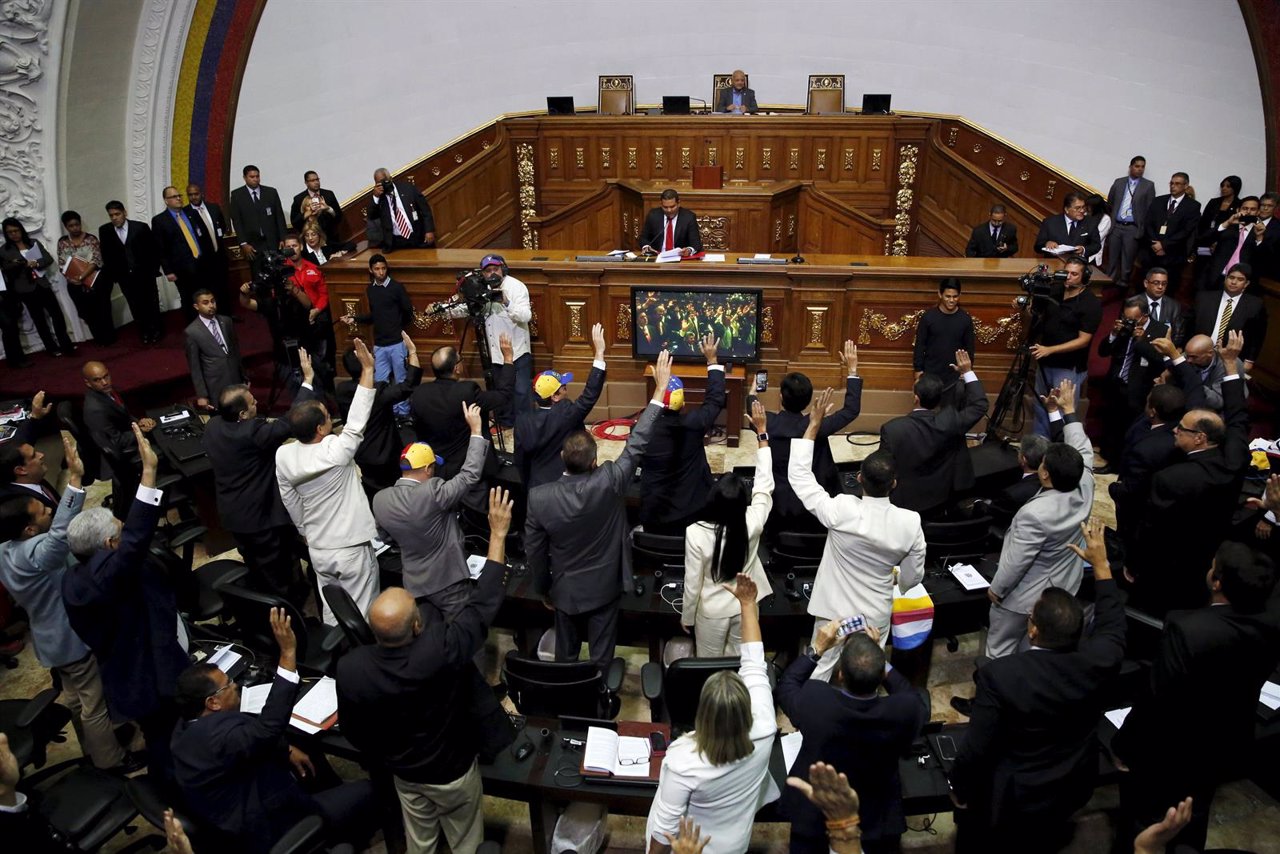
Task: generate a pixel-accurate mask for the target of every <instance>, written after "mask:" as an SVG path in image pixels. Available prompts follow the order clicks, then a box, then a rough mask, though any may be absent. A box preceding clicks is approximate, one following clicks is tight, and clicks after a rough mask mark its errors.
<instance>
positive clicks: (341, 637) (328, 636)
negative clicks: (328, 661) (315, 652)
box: [320, 628, 347, 652]
mask: <svg viewBox="0 0 1280 854" xmlns="http://www.w3.org/2000/svg"><path fill="white" fill-rule="evenodd" d="M346 640H347V636H346V634H345V633H344V632H343V631H342V630H340V629H336V628H335V629H332V630H331V631H328V632H325V634H324V637H322V638H320V651H321V652H334V651H335V650H337V649H338V648H339V647H341V646H342V644H343V643H345V642H346Z"/></svg>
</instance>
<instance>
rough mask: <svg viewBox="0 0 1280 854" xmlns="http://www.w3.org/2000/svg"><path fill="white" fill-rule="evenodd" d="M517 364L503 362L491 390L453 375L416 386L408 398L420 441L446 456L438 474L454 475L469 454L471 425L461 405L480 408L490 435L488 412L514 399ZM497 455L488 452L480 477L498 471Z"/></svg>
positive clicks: (485, 429)
mask: <svg viewBox="0 0 1280 854" xmlns="http://www.w3.org/2000/svg"><path fill="white" fill-rule="evenodd" d="M515 376H516V374H515V367H514V366H513V365H502V366H501V367H500V368H498V369H497V370H496V372H495V376H494V386H495V388H492V389H488V390H486V389H482V388H480V386H479V385H477V384H476V383H474V382H472V381H471V380H457V379H453V378H445V379H440V378H437V379H436V380H435V381H434V382H429V383H423V384H422V385H420V386H418V387H417V388H416V389H414V391H413V394H412V395H411V396H410V398H409V410H410V412H411V413H412V415H413V429H414V430H415V431H416V432H417V434H418V441H420V442H426V443H427V444H428V445H430V446H431V450H433V451H435V453H436V454H437V455H438V456H442V457H444V465H443V466H441V467H440V468H439V471H438V472H437V474H438V475H439V476H440V477H443V478H446V479H447V478H451V477H453V476H454V475H455V474H457V473H458V472H459V471H460V470H461V469H462V462H463V460H465V459H466V457H467V442H469V441H470V439H471V428H469V427H467V421H466V419H465V418H464V417H463V415H462V404H463V403H464V402H465V403H468V404H474V405H476V406H479V407H480V417H481V420H482V422H483V433H482V434H483V435H485V436H487V435H489V413H491V412H493V411H494V410H501V409H502V408H503V407H504V406H506V405H507V403H508V402H509V401H510V400H511V391H512V388H513V387H514V386H515ZM496 456H497V455H496V454H486V455H485V458H484V472H483V473H482V475H481V480H482V481H484V480H489V479H490V478H492V477H494V476H495V475H496V474H497V473H498V461H497V459H496Z"/></svg>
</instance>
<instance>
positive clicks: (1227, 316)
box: [1213, 297, 1235, 345]
mask: <svg viewBox="0 0 1280 854" xmlns="http://www.w3.org/2000/svg"><path fill="white" fill-rule="evenodd" d="M1234 302H1235V299H1234V298H1233V297H1227V304H1226V305H1224V306H1223V307H1222V319H1221V320H1219V321H1218V331H1217V333H1216V334H1215V335H1214V336H1213V340H1215V341H1217V342H1218V344H1219V345H1225V344H1226V343H1227V326H1229V325H1230V324H1231V307H1232V303H1234Z"/></svg>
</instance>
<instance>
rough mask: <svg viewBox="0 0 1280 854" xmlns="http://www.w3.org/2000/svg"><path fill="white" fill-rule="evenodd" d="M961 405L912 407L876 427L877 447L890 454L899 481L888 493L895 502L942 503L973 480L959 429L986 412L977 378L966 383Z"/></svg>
mask: <svg viewBox="0 0 1280 854" xmlns="http://www.w3.org/2000/svg"><path fill="white" fill-rule="evenodd" d="M964 395H965V398H964V408H963V409H953V408H952V407H950V406H948V405H946V404H945V403H944V404H943V405H941V406H939V407H938V408H937V409H917V410H915V411H913V412H911V413H910V414H909V415H901V416H899V417H897V418H894V419H892V420H891V421H888V422H886V423H885V425H884V426H883V427H881V428H880V450H882V451H888V452H889V453H891V454H893V461H894V463H895V465H896V467H897V470H898V485H897V487H896V488H895V489H894V490H893V492H892V493H890V495H889V499H890V500H891V501H892V502H893V503H894V504H896V505H897V506H898V507H905V508H906V509H908V510H915V511H916V512H917V513H924V512H927V511H929V510H933V509H934V508H937V507H942V506H944V505H946V504H947V503H948V502H949V501H950V500H951V493H952V492H953V491H955V490H963V489H969V488H970V487H972V486H973V462H972V461H971V460H970V459H969V449H968V447H967V446H966V445H965V440H964V434H965V433H966V432H968V431H969V430H970V429H971V428H972V427H973V425H975V424H977V423H978V422H979V421H981V420H982V416H984V415H986V414H987V394H986V392H985V391H983V389H982V382H981V381H979V380H974V381H973V382H969V383H965V386H964Z"/></svg>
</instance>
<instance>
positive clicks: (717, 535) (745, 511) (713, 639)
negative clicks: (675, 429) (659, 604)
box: [680, 401, 773, 658]
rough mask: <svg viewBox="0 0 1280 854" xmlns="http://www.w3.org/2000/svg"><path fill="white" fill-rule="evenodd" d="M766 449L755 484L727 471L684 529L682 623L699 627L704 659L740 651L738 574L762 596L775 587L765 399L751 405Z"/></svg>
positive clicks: (759, 453)
mask: <svg viewBox="0 0 1280 854" xmlns="http://www.w3.org/2000/svg"><path fill="white" fill-rule="evenodd" d="M751 422H752V424H753V426H754V427H755V428H756V433H757V439H758V441H759V443H760V449H759V450H758V451H756V476H755V484H754V486H753V487H752V489H751V492H750V495H748V493H747V486H746V482H745V481H744V480H743V479H742V478H741V477H739V476H737V475H736V474H726V475H724V476H723V477H721V478H720V480H719V482H717V483H716V486H715V488H714V489H713V490H712V491H711V495H710V496H709V497H708V499H707V503H706V506H705V507H703V509H702V512H701V513H700V516H699V521H697V522H694V523H693V524H692V525H690V526H689V527H688V528H686V529H685V532H684V601H683V607H682V610H681V614H680V623H681V625H682V626H684V627H685V629H686V631H687V630H688V628H689V627H690V626H692V627H693V633H694V638H695V640H696V641H697V644H698V649H697V655H698V657H699V658H715V657H718V656H723V655H737V654H738V647H739V645H740V644H741V642H742V625H741V623H742V621H741V617H740V616H739V608H738V600H737V599H736V598H735V597H734V594H733V591H731V590H729V589H727V588H725V587H723V586H722V585H723V584H724V583H725V582H728V581H731V580H732V579H733V578H735V577H736V576H737V575H738V573H740V572H741V573H745V574H746V575H749V576H750V577H751V580H752V581H754V582H755V583H756V587H757V588H758V589H759V591H760V593H759V598H761V599H762V598H764V597H765V596H768V595H769V594H770V593H772V592H773V588H772V587H771V586H770V585H769V577H768V576H767V575H765V571H764V565H763V564H762V563H761V562H760V535H761V533H763V532H764V523H765V521H766V520H767V519H768V518H769V511H770V510H771V509H773V458H772V456H771V455H770V452H769V434H767V433H765V432H764V430H765V412H764V407H763V406H761V404H760V401H754V402H753V403H752V406H751Z"/></svg>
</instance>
